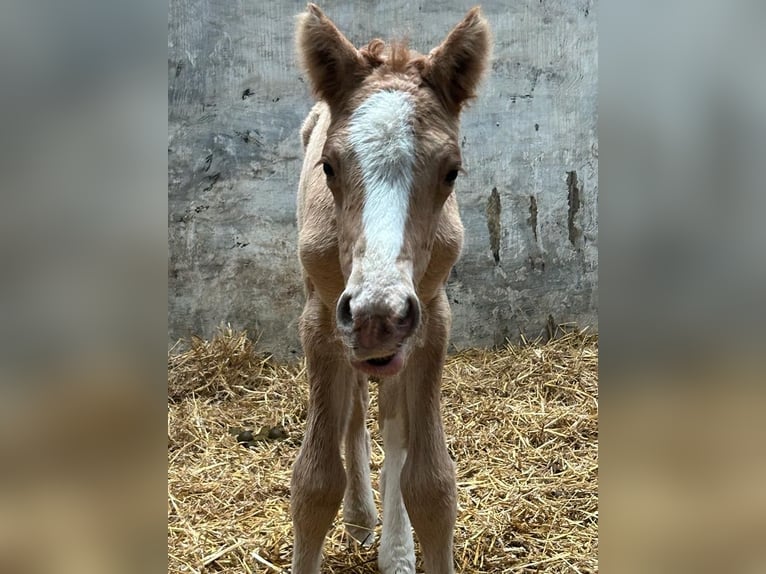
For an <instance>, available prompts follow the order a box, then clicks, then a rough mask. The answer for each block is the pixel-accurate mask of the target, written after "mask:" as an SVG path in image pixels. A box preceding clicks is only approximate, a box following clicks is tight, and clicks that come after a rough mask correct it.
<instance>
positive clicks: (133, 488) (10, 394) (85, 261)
mask: <svg viewBox="0 0 766 574" xmlns="http://www.w3.org/2000/svg"><path fill="white" fill-rule="evenodd" d="M167 8H168V7H167V3H162V2H160V3H156V2H153V3H151V4H150V3H149V2H144V1H143V0H138V1H137V2H127V3H126V2H110V1H106V2H95V1H93V0H79V1H64V2H53V1H52V0H47V1H40V0H30V1H20V0H11V1H10V2H8V3H5V4H4V5H3V8H2V16H1V17H0V73H2V78H3V81H2V82H0V168H2V174H3V177H2V184H1V185H2V196H1V198H2V204H0V262H1V263H2V272H1V273H0V461H2V462H0V508H2V512H0V572H13V573H26V572H30V573H35V572H61V573H70V572H71V573H75V572H77V573H82V574H89V573H93V574H96V573H98V574H102V573H106V574H109V573H118V572H126V573H127V572H156V571H163V570H164V569H165V567H166V554H165V551H164V550H163V547H162V540H163V537H164V536H163V533H164V529H165V528H164V526H163V524H162V520H163V512H162V510H163V507H164V506H165V505H164V504H163V498H164V496H163V495H164V494H165V493H164V492H163V490H164V489H163V485H162V476H163V475H164V474H165V472H164V470H163V468H164V466H165V464H166V460H167V459H166V451H165V449H164V445H163V442H164V440H163V435H164V431H163V427H164V426H165V420H166V419H165V417H164V416H163V414H165V413H166V408H164V407H165V405H166V403H165V396H166V394H165V390H164V389H165V382H164V381H165V378H164V371H165V368H166V367H165V365H166V362H165V361H166V313H167V304H166V301H167V292H166V289H167V279H166V261H167V234H166V214H167V202H166V186H167V161H166V158H167V155H166V147H167V108H166V102H167V71H166V61H167Z"/></svg>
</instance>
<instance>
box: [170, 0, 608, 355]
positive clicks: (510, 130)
mask: <svg viewBox="0 0 766 574" xmlns="http://www.w3.org/2000/svg"><path fill="white" fill-rule="evenodd" d="M471 5H472V4H471V3H462V2H458V1H453V0H439V1H435V2H430V3H427V2H420V3H418V2H407V1H404V0H390V1H386V2H335V1H331V2H330V1H328V2H324V3H323V4H321V6H322V8H323V10H325V12H326V13H327V14H328V15H329V16H330V17H331V18H332V19H333V20H334V21H335V22H336V24H338V25H339V27H340V28H341V29H342V30H343V31H344V32H345V33H346V34H347V35H348V37H349V38H350V39H351V40H352V42H354V43H355V44H356V45H362V44H364V43H366V42H367V41H368V40H369V39H371V38H372V37H376V36H380V37H383V38H389V37H391V36H397V37H401V36H408V37H409V38H410V43H411V45H412V47H413V48H415V49H417V50H419V51H421V52H427V51H428V50H430V49H431V48H432V47H433V46H435V45H436V44H438V43H439V42H440V41H441V40H442V39H443V37H444V36H445V35H446V33H447V32H448V31H449V29H450V28H451V27H452V26H453V25H454V24H455V23H457V22H458V21H459V20H460V18H461V17H462V15H463V14H464V13H465V11H466V10H467V9H468V8H469V7H470V6H471ZM304 6H305V3H304V2H298V1H283V0H235V1H232V0H171V1H170V21H169V28H168V80H169V88H168V116H169V117H168V120H169V122H168V123H169V135H168V171H169V174H168V204H169V210H168V211H169V214H168V226H169V230H168V239H169V263H168V274H169V287H168V303H169V305H168V336H169V339H170V341H171V342H172V341H174V340H176V339H177V338H179V337H186V336H188V335H190V334H198V335H202V336H209V335H210V334H211V333H212V332H213V331H214V330H215V328H216V326H217V325H219V324H221V323H222V322H230V323H231V324H232V326H234V327H237V328H247V329H248V330H249V331H250V332H251V333H256V332H257V333H259V334H260V346H261V348H262V349H264V350H267V351H269V352H272V353H274V354H275V355H277V356H279V357H289V356H293V355H295V354H299V353H300V346H299V342H298V339H297V332H296V324H297V318H298V315H299V314H300V310H301V307H302V302H303V292H302V289H303V286H302V282H301V277H300V270H299V267H298V262H297V257H296V247H295V245H296V227H295V215H294V213H295V194H296V186H297V182H298V174H299V170H300V166H301V153H302V150H301V146H300V139H299V134H298V132H299V128H300V125H301V122H302V120H303V118H304V116H305V114H306V113H307V112H308V110H309V109H310V107H311V104H312V100H311V97H310V93H309V89H308V86H307V85H306V81H305V79H304V78H303V77H302V75H301V74H300V72H299V70H298V69H297V67H296V65H295V56H294V52H293V26H294V18H293V16H294V15H295V14H297V13H298V12H300V11H301V10H302V9H303V8H304ZM483 9H484V12H485V14H486V16H487V17H488V19H489V21H490V24H491V26H492V28H493V33H494V39H495V45H494V57H493V62H492V66H491V69H490V73H489V76H488V78H487V80H486V81H485V83H484V85H483V87H482V89H481V91H480V97H479V99H478V101H476V102H475V103H474V104H473V105H472V106H471V107H470V108H469V109H468V110H467V111H466V112H465V114H464V118H463V140H462V146H463V155H464V165H465V166H466V168H467V169H468V174H467V175H465V176H461V178H460V179H459V180H458V185H457V188H456V189H457V194H458V197H459V201H460V205H461V213H462V217H463V221H464V223H465V226H466V242H465V248H464V251H463V256H462V258H461V260H460V262H459V263H458V265H457V266H456V268H455V270H454V273H453V275H452V277H451V279H450V282H449V285H448V293H449V298H450V300H451V302H452V309H453V316H454V322H453V333H452V341H453V344H455V345H456V346H458V347H464V346H469V345H480V346H483V345H494V344H501V343H503V341H504V340H505V339H506V338H511V339H516V338H517V337H518V336H519V334H520V333H523V334H525V335H526V336H528V337H535V336H537V335H539V334H541V333H544V332H545V326H546V323H547V322H548V320H549V316H551V317H552V319H553V321H554V322H556V323H562V322H576V323H577V324H579V325H581V326H585V325H592V326H594V327H595V326H597V311H598V299H597V281H598V265H597V264H598V242H597V239H598V225H597V199H598V180H597V170H598V141H597V133H596V122H597V25H596V5H595V2H592V1H588V0H561V1H557V0H526V1H519V2H513V3H508V2H494V1H486V2H484V3H483Z"/></svg>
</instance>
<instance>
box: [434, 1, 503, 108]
mask: <svg viewBox="0 0 766 574" xmlns="http://www.w3.org/2000/svg"><path fill="white" fill-rule="evenodd" d="M490 43H491V34H490V31H489V24H487V21H486V20H485V19H484V16H482V14H481V9H480V8H479V7H478V6H476V7H475V8H472V9H471V10H470V11H469V12H468V14H466V15H465V18H463V21H462V22H460V23H459V24H458V25H457V26H455V27H454V28H453V29H452V31H451V32H450V33H449V35H448V36H447V38H446V39H445V40H444V41H443V42H442V43H441V44H440V45H439V46H437V47H436V48H434V49H433V50H432V51H431V53H430V54H429V62H428V65H427V67H426V70H425V71H424V72H425V77H426V79H427V80H428V81H429V82H430V83H431V84H432V85H433V86H434V87H435V88H436V89H437V90H438V92H439V93H441V94H442V95H443V96H444V97H445V99H446V101H447V103H448V104H449V105H450V106H451V107H453V108H454V109H455V111H456V112H458V111H460V108H461V106H462V104H463V103H464V102H466V101H467V100H469V99H471V98H473V97H475V95H476V94H475V92H474V90H475V89H476V87H477V85H478V84H479V80H481V76H482V74H483V73H484V69H485V68H486V67H487V62H488V60H489V55H490V49H491V48H490Z"/></svg>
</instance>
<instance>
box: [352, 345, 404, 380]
mask: <svg viewBox="0 0 766 574" xmlns="http://www.w3.org/2000/svg"><path fill="white" fill-rule="evenodd" d="M351 364H352V365H353V366H354V367H355V368H357V369H359V370H360V371H362V372H363V373H366V374H368V375H374V376H378V377H390V376H393V375H396V374H397V373H398V372H399V371H401V370H402V367H403V366H404V353H402V351H401V350H400V351H397V352H396V353H394V354H393V355H386V356H384V357H373V358H371V359H365V360H363V361H351Z"/></svg>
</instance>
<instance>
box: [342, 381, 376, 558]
mask: <svg viewBox="0 0 766 574" xmlns="http://www.w3.org/2000/svg"><path fill="white" fill-rule="evenodd" d="M356 383H357V384H356V385H355V386H354V388H353V389H352V394H351V405H350V409H349V415H348V417H349V418H348V425H347V427H346V491H345V494H344V497H343V521H344V522H345V524H346V531H347V532H348V534H349V535H350V536H351V537H352V538H353V539H354V540H355V541H356V542H358V543H359V544H361V545H362V546H363V547H364V548H369V547H370V546H372V544H373V542H374V541H375V526H376V525H377V523H378V515H377V511H376V510H375V500H374V498H373V495H372V482H371V480H370V454H371V453H370V433H369V432H368V431H367V427H366V425H365V421H366V419H367V409H368V405H369V392H368V388H367V387H368V381H367V377H366V376H364V375H361V374H359V375H356Z"/></svg>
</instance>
